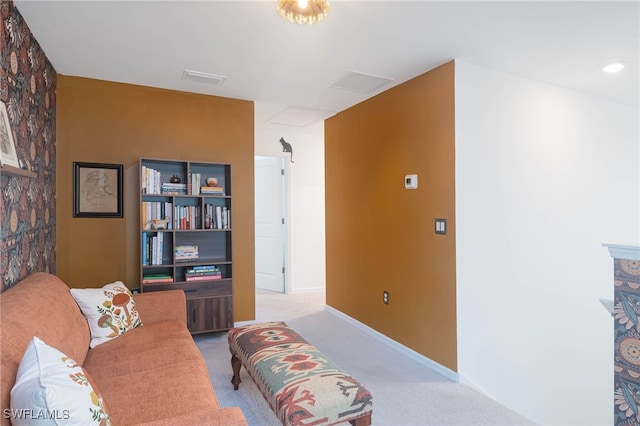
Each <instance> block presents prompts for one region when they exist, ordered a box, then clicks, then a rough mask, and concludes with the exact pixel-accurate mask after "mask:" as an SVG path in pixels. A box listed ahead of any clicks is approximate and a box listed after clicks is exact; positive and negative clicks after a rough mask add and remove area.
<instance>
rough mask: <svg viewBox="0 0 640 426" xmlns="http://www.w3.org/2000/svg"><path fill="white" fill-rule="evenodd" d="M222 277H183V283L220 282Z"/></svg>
mask: <svg viewBox="0 0 640 426" xmlns="http://www.w3.org/2000/svg"><path fill="white" fill-rule="evenodd" d="M221 279H222V275H200V276H195V277H191V276H188V277H185V278H184V280H185V281H210V280H221Z"/></svg>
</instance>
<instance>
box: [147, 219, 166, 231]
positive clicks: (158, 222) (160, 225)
mask: <svg viewBox="0 0 640 426" xmlns="http://www.w3.org/2000/svg"><path fill="white" fill-rule="evenodd" d="M168 224H169V219H152V220H151V227H152V228H153V229H169V228H168V227H167V225H168Z"/></svg>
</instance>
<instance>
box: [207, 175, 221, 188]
mask: <svg viewBox="0 0 640 426" xmlns="http://www.w3.org/2000/svg"><path fill="white" fill-rule="evenodd" d="M206 182H207V186H218V179H217V178H214V177H210V178H207V181H206Z"/></svg>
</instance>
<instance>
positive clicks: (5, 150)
mask: <svg viewBox="0 0 640 426" xmlns="http://www.w3.org/2000/svg"><path fill="white" fill-rule="evenodd" d="M0 115H1V116H2V117H0V164H8V165H9V166H13V167H17V168H21V167H20V163H19V162H18V155H17V154H16V144H15V142H14V141H13V133H12V132H11V122H10V121H9V114H7V106H6V105H5V103H4V102H1V101H0Z"/></svg>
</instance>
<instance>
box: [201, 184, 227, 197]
mask: <svg viewBox="0 0 640 426" xmlns="http://www.w3.org/2000/svg"><path fill="white" fill-rule="evenodd" d="M200 193H201V194H202V195H224V188H223V187H222V186H201V187H200Z"/></svg>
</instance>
